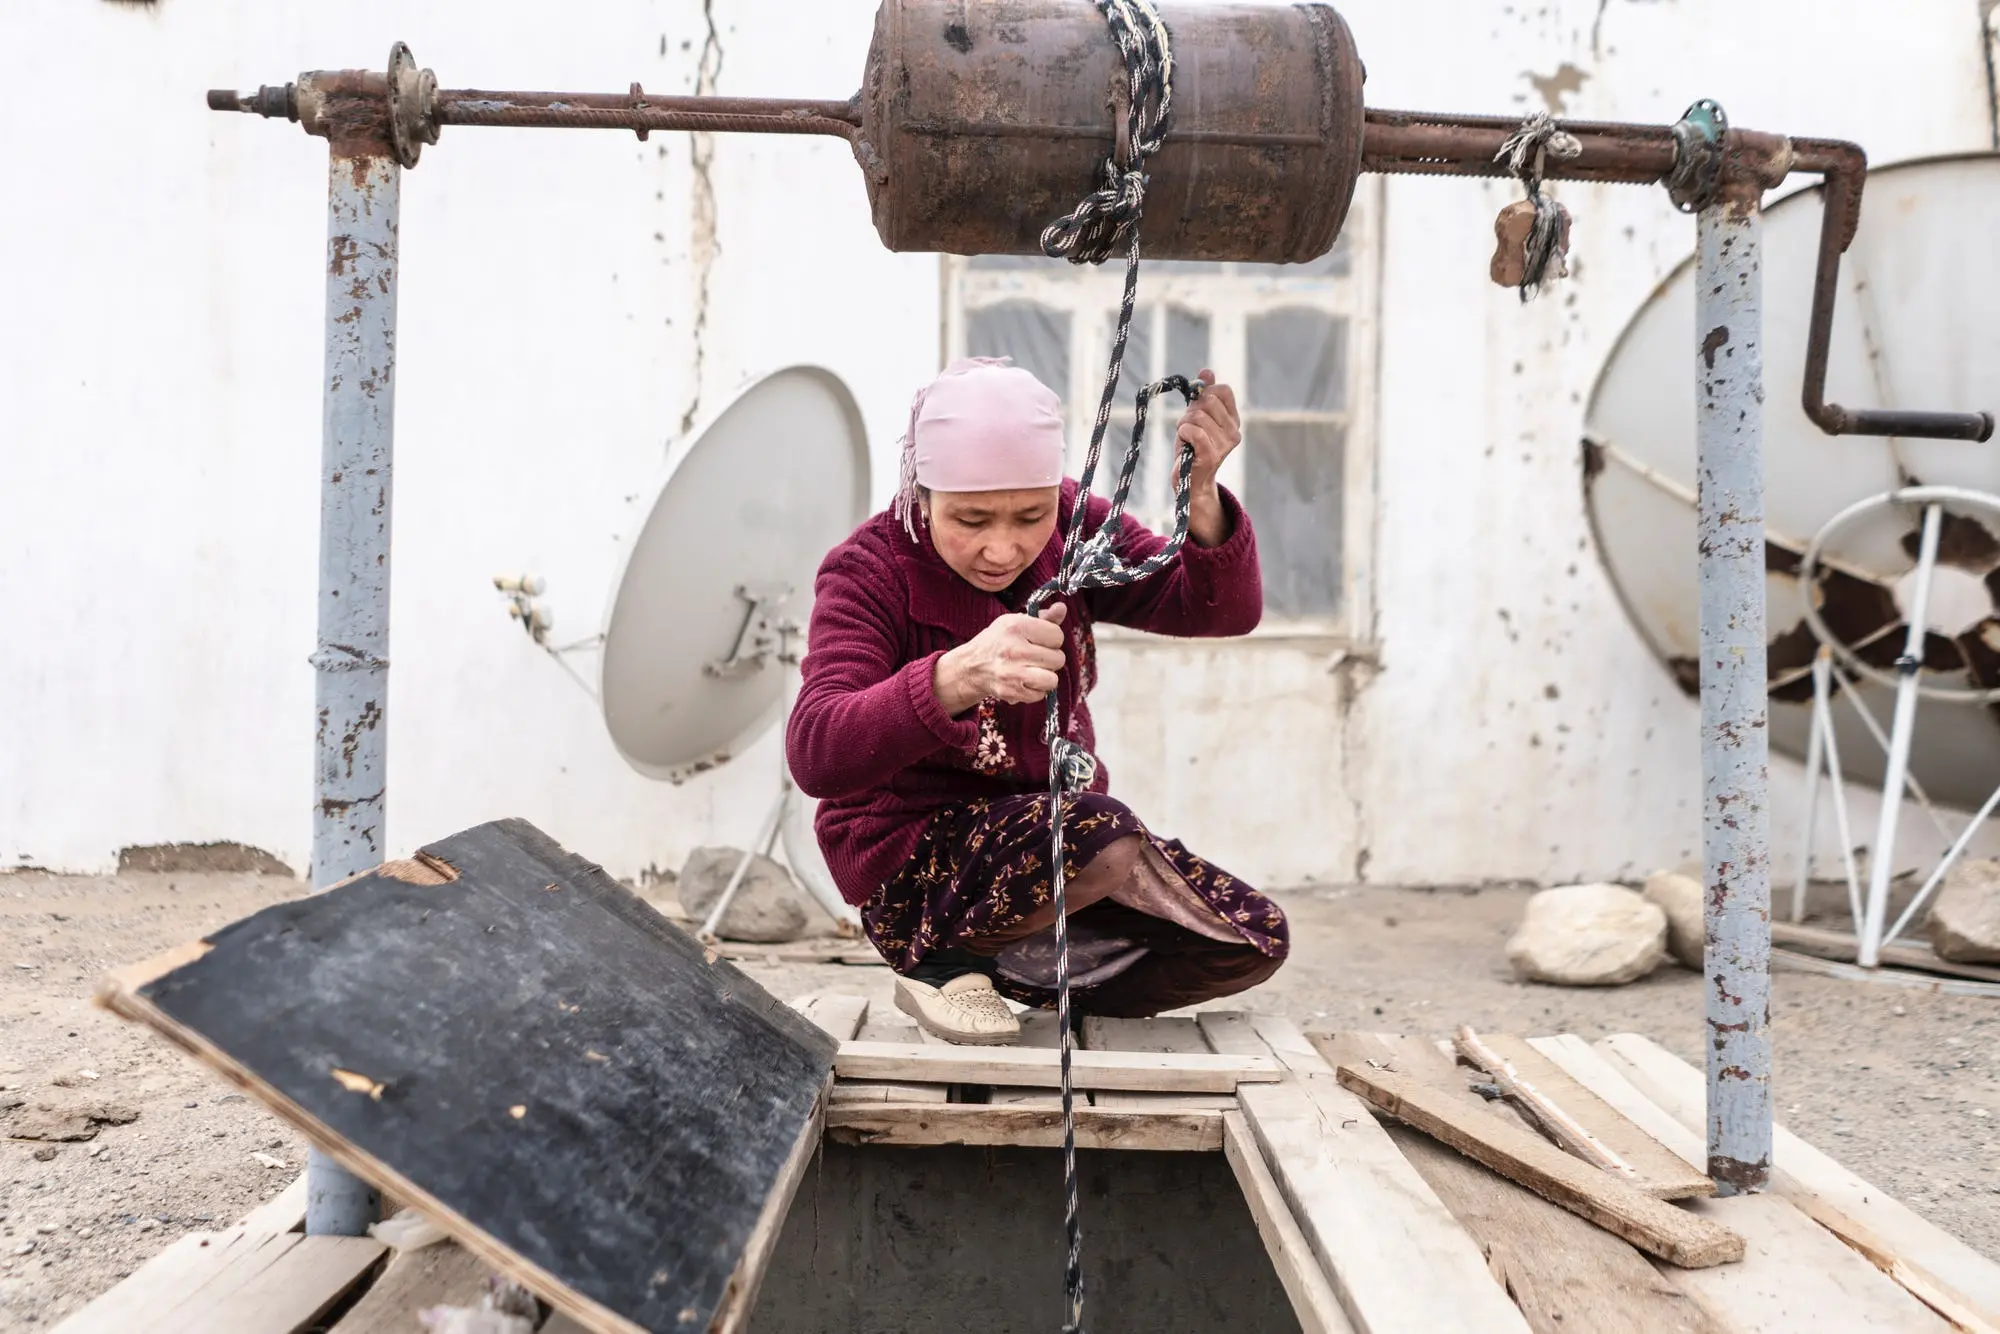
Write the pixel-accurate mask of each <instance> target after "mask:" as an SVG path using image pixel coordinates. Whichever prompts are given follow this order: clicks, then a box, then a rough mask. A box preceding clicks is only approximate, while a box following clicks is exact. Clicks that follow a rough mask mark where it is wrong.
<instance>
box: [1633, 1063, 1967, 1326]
mask: <svg viewBox="0 0 2000 1334" xmlns="http://www.w3.org/2000/svg"><path fill="white" fill-rule="evenodd" d="M1599 1048H1600V1050H1601V1052H1602V1054H1604V1055H1606V1056H1608V1057H1609V1058H1611V1059H1613V1060H1614V1061H1617V1062H1621V1063H1622V1067H1621V1072H1622V1073H1626V1074H1627V1077H1628V1078H1630V1079H1631V1080H1632V1082H1633V1084H1634V1086H1635V1087H1637V1088H1638V1089H1639V1091H1640V1092H1642V1093H1643V1094H1645V1095H1646V1096H1647V1097H1648V1098H1650V1099H1652V1100H1653V1101H1654V1102H1656V1103H1657V1104H1658V1105H1659V1106H1660V1107H1661V1109H1662V1110H1663V1111H1665V1112H1666V1114H1667V1115H1669V1116H1671V1117H1673V1118H1674V1120H1675V1121H1676V1122H1678V1123H1680V1124H1681V1125H1682V1126H1684V1127H1688V1128H1689V1129H1690V1131H1691V1132H1693V1131H1694V1130H1695V1129H1696V1128H1698V1127H1701V1126H1702V1125H1703V1123H1704V1121H1703V1119H1704V1117H1705V1116H1706V1103H1705V1100H1706V1097H1707V1086H1706V1082H1705V1080H1704V1079H1703V1076H1702V1074H1701V1072H1700V1071H1698V1070H1696V1069H1695V1068H1694V1067H1693V1066H1691V1065H1688V1064H1687V1063H1686V1062H1684V1061H1682V1060H1681V1059H1680V1058H1679V1057H1678V1056H1675V1055H1674V1054H1673V1053H1672V1052H1670V1051H1668V1050H1667V1049H1666V1048H1664V1047H1662V1046H1660V1045H1659V1044H1658V1043H1656V1042H1653V1041H1652V1040H1650V1039H1648V1038H1645V1037H1642V1036H1640V1035H1638V1034H1636V1033H1621V1034H1616V1035H1614V1036H1612V1037H1609V1038H1606V1039H1604V1041H1603V1042H1602V1043H1600V1044H1599ZM1772 1165H1773V1168H1774V1171H1773V1173H1772V1175H1773V1188H1774V1189H1775V1190H1776V1191H1777V1192H1778V1194H1780V1195H1782V1196H1783V1197H1785V1198H1786V1199H1788V1200H1790V1201H1791V1202H1792V1203H1793V1204H1795V1205H1797V1206H1798V1207H1799V1208H1800V1209H1801V1210H1803V1211H1804V1212H1805V1213H1806V1215H1807V1216H1808V1217H1810V1218H1812V1219H1813V1220H1814V1221H1816V1222H1818V1223H1819V1224H1820V1225H1821V1226H1823V1227H1825V1228H1827V1229H1828V1230H1829V1231H1831V1232H1833V1233H1834V1234H1835V1235H1836V1236H1838V1237H1840V1238H1841V1239H1842V1240H1844V1241H1845V1242H1847V1244H1848V1245H1849V1246H1851V1247H1853V1248H1854V1249H1855V1250H1856V1251H1858V1252H1860V1253H1861V1254H1862V1255H1863V1256H1865V1257H1866V1258H1867V1259H1868V1260H1869V1261H1870V1263H1872V1264H1874V1265H1875V1266H1876V1268H1878V1269H1880V1270H1882V1271H1883V1272H1885V1273H1887V1274H1888V1275H1889V1276H1890V1277H1891V1278H1894V1279H1895V1280H1896V1281H1897V1282H1899V1283H1901V1284H1902V1285H1903V1286H1904V1287H1905V1288H1908V1289H1909V1290H1910V1291H1911V1292H1912V1293H1913V1294H1914V1295H1915V1296H1916V1297H1917V1298H1918V1299H1919V1300H1921V1301H1923V1302H1924V1303H1925V1304H1926V1305H1928V1306H1930V1307H1931V1308H1932V1309H1934V1310H1937V1311H1939V1312H1941V1313H1943V1314H1944V1315H1945V1316H1947V1317H1948V1318H1949V1319H1951V1320H1953V1321H1954V1322H1955V1323H1956V1324H1958V1325H1959V1326H1961V1327H1962V1328H1965V1329H1968V1330H1973V1331H1976V1332H1977V1334H1990V1332H1991V1331H1994V1330H2000V1264H1996V1263H1995V1262H1994V1261H1992V1260H1989V1259H1987V1258H1986V1257H1985V1256H1984V1255H1981V1254H1980V1253H1979V1252H1978V1251H1975V1250H1973V1249H1972V1248H1971V1247H1970V1246H1968V1245H1966V1244H1965V1243H1964V1242H1962V1241H1960V1240H1959V1239H1958V1238H1956V1237H1954V1236H1952V1235H1951V1234H1950V1233H1948V1232H1946V1231H1945V1230H1944V1229H1943V1228H1940V1227H1938V1226H1937V1225H1936V1224H1935V1223H1931V1222H1929V1221H1928V1220H1926V1219H1924V1218H1922V1217H1920V1216H1919V1215H1918V1214H1916V1213H1915V1212H1914V1211H1913V1210H1911V1209H1910V1208H1909V1207H1908V1206H1907V1205H1905V1204H1903V1203H1902V1202H1901V1201H1899V1200H1897V1199H1895V1198H1894V1197H1893V1196H1891V1195H1889V1194H1888V1193H1886V1192H1885V1191H1882V1190H1881V1189H1879V1188H1877V1187H1876V1186H1874V1185H1872V1184H1870V1183H1869V1182H1868V1181H1867V1180H1865V1179H1864V1178H1862V1177H1861V1176H1859V1175H1858V1174H1856V1173H1854V1172H1852V1171H1849V1170H1848V1169H1847V1168H1845V1167H1843V1166H1841V1165H1840V1163H1839V1162H1837V1161H1836V1160H1835V1159H1833V1158H1831V1157H1829V1156H1828V1155H1827V1154H1825V1153H1822V1152H1820V1150H1818V1149H1816V1148H1814V1147H1813V1146H1812V1145H1811V1144H1809V1143H1807V1142H1806V1141H1805V1140H1803V1139H1801V1138H1800V1137H1799V1136H1797V1135H1795V1134H1793V1133H1792V1132H1791V1131H1789V1130H1787V1129H1785V1128H1784V1127H1783V1126H1775V1127H1774V1128H1773V1143H1772Z"/></svg>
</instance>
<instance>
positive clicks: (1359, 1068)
mask: <svg viewBox="0 0 2000 1334" xmlns="http://www.w3.org/2000/svg"><path fill="white" fill-rule="evenodd" d="M1339 1077H1340V1082H1341V1084H1342V1085H1343V1086H1344V1087H1346V1088H1348V1089H1349V1090H1351V1091H1353V1092H1355V1093H1358V1094H1360V1095H1361V1096H1362V1097H1363V1098H1366V1099H1367V1100H1368V1102H1369V1103H1370V1104H1371V1105H1373V1106H1375V1107H1377V1108H1380V1109H1381V1110H1382V1111H1384V1112H1387V1113H1388V1114H1389V1115H1391V1116H1393V1117H1395V1118H1396V1119H1397V1120H1399V1121H1402V1122H1403V1123H1404V1124H1406V1125H1409V1126H1413V1127H1415V1128H1416V1129H1418V1130H1421V1131H1423V1132H1424V1133H1425V1134H1426V1135H1429V1136H1431V1137H1432V1138H1433V1139H1436V1140H1438V1141H1439V1142H1440V1143H1443V1144H1447V1145H1450V1146H1451V1147H1452V1148H1454V1149H1456V1150H1458V1151H1459V1152H1460V1153H1462V1154H1464V1155H1466V1157H1468V1158H1471V1159H1473V1160H1474V1161H1476V1162H1479V1163H1483V1164H1485V1165H1486V1166H1487V1167H1490V1168H1492V1169H1493V1170H1494V1171H1495V1172H1498V1173H1499V1174H1500V1175H1502V1176H1504V1177H1506V1178H1507V1179H1508V1180H1510V1181H1516V1182H1519V1183H1520V1184H1521V1185H1523V1186H1526V1187H1527V1188H1528V1189H1530V1190H1532V1191H1534V1192H1535V1193H1536V1194H1537V1195H1540V1196H1541V1197H1542V1198H1544V1199H1546V1200H1550V1201H1553V1202H1554V1203H1556V1204H1559V1205H1561V1206H1562V1207H1563V1208H1565V1209H1568V1210H1569V1211H1570V1212H1572V1213H1575V1214H1580V1215H1582V1216H1583V1217H1585V1218H1588V1219H1589V1220H1590V1221H1591V1222H1593V1223H1595V1224H1597V1225H1598V1226H1599V1227H1602V1228H1604V1229H1606V1230H1607V1231H1610V1232H1614V1233H1616V1234H1617V1235H1618V1236H1621V1237H1623V1238H1624V1239H1625V1240H1627V1241H1629V1242H1631V1243H1632V1244H1633V1245H1634V1246H1637V1247H1638V1248H1639V1249H1640V1250H1642V1251H1645V1252H1647V1253H1648V1254H1650V1255H1657V1256H1659V1257H1660V1258H1661V1259H1663V1260H1668V1261H1671V1262H1672V1263H1674V1264H1677V1265H1680V1266H1682V1267H1683V1268H1688V1269H1700V1268H1704V1267H1706V1266H1709V1265H1718V1264H1728V1263H1730V1262H1731V1261H1735V1260H1740V1259H1742V1258H1743V1239H1742V1238H1741V1237H1738V1236H1736V1235H1735V1234H1733V1233H1731V1232H1730V1231H1729V1230H1728V1229H1726V1228H1721V1227H1717V1226H1715V1225H1714V1224H1712V1223H1708V1222H1705V1221H1704V1220H1702V1219H1698V1218H1695V1217H1692V1216H1691V1215H1689V1214H1686V1213H1683V1212H1681V1211H1680V1210H1678V1209H1676V1208H1674V1207H1673V1206H1672V1205H1671V1204H1668V1203H1666V1202H1665V1201H1662V1200H1656V1199H1654V1198H1653V1197H1652V1196H1650V1195H1645V1194H1642V1193H1641V1192H1639V1191H1637V1190H1635V1189H1633V1188H1632V1187H1631V1186H1629V1185H1627V1184H1625V1183H1624V1182H1623V1181H1621V1180H1619V1179H1618V1178H1616V1177H1613V1176H1612V1175H1610V1174H1609V1173H1607V1172H1603V1171H1600V1170H1599V1169H1597V1168H1595V1167H1592V1166H1590V1165H1589V1164H1588V1163H1585V1162H1582V1161H1580V1160H1578V1159H1576V1158H1572V1157H1571V1156H1570V1155H1569V1154H1567V1153H1564V1152H1563V1151H1562V1150H1561V1149H1558V1148H1557V1147H1555V1146H1554V1145H1553V1144H1550V1143H1549V1142H1548V1141H1547V1140H1545V1139H1541V1138H1539V1137H1537V1136H1534V1135H1530V1134H1528V1133H1527V1132H1526V1131H1522V1130H1516V1129H1514V1127H1512V1126H1509V1125H1505V1124H1502V1123H1501V1122H1499V1121H1497V1120H1494V1119H1492V1118H1490V1117H1484V1116H1476V1115H1475V1114H1474V1110H1473V1109H1469V1108H1465V1107H1461V1106H1459V1105H1457V1104H1456V1103H1455V1102H1454V1101H1453V1100H1452V1099H1451V1098H1450V1097H1448V1096H1447V1095H1444V1094H1441V1093H1439V1092H1437V1091H1436V1090H1435V1089H1432V1088H1431V1087H1429V1086H1428V1085H1426V1084H1425V1083H1423V1081H1421V1080H1417V1079H1412V1078H1410V1077H1409V1076H1408V1075H1404V1074H1398V1073H1397V1072H1395V1071H1393V1070H1378V1069H1375V1068H1374V1067H1373V1066H1370V1065H1367V1064H1361V1063H1357V1064H1352V1065H1343V1066H1341V1067H1340V1071H1339Z"/></svg>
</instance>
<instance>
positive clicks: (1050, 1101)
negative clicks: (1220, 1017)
mask: <svg viewBox="0 0 2000 1334" xmlns="http://www.w3.org/2000/svg"><path fill="white" fill-rule="evenodd" d="M1013 1045H1014V1046H1016V1047H1037V1048H1041V1049H1042V1050H1044V1051H1056V1050H1059V1049H1060V1047H1061V1046H1062V1025H1060V1024H1058V1023H1057V1022H1056V1012H1055V1011H1054V1010H1030V1011H1028V1012H1027V1013H1026V1014H1024V1015H1022V1016H1021V1036H1020V1037H1018V1038H1016V1039H1015V1040H1014V1044H1013ZM1203 1050H1206V1048H1204V1049H1203ZM986 1100H987V1102H988V1103H992V1104H997V1105H999V1106H1002V1107H1054V1108H1057V1109H1060V1108H1061V1107H1062V1093H1061V1092H1060V1091H1058V1090H1056V1089H1048V1088H1036V1087H1035V1086H1033V1085H1022V1084H1001V1085H997V1086H995V1087H994V1088H992V1089H990V1090H988V1092H987V1095H986ZM1089 1101H1091V1099H1090V1098H1089V1096H1088V1095H1087V1094H1085V1093H1083V1092H1082V1091H1080V1090H1079V1091H1078V1093H1077V1095H1076V1104H1077V1106H1079V1107H1081V1106H1084V1105H1086V1104H1087V1103H1088V1102H1089Z"/></svg>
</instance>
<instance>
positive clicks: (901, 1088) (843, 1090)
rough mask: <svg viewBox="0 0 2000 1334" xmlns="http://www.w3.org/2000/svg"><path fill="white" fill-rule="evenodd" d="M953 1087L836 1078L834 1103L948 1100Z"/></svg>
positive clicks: (837, 1104)
mask: <svg viewBox="0 0 2000 1334" xmlns="http://www.w3.org/2000/svg"><path fill="white" fill-rule="evenodd" d="M950 1095H951V1088H950V1086H949V1085H946V1084H890V1083H885V1082H883V1081H882V1080H879V1079H836V1080H835V1081H834V1082H833V1093H832V1095H831V1096H832V1103H833V1105H834V1106H836V1107H838V1106H840V1105H842V1104H843V1103H884V1102H900V1103H909V1102H946V1101H949V1099H950Z"/></svg>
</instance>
